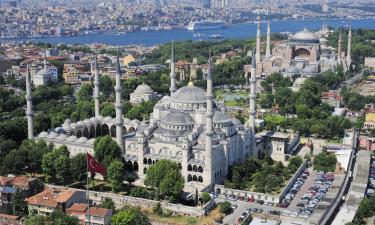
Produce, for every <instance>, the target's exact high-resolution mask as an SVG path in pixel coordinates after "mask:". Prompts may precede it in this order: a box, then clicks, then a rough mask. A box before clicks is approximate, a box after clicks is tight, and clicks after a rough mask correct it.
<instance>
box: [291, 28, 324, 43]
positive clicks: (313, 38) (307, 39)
mask: <svg viewBox="0 0 375 225" xmlns="http://www.w3.org/2000/svg"><path fill="white" fill-rule="evenodd" d="M291 41H293V42H302V43H319V37H318V36H317V35H316V34H315V33H314V32H311V31H309V30H307V29H304V30H303V31H299V32H297V33H295V34H294V35H293V37H292V38H291Z"/></svg>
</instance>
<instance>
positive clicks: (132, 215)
mask: <svg viewBox="0 0 375 225" xmlns="http://www.w3.org/2000/svg"><path fill="white" fill-rule="evenodd" d="M111 222H112V223H111V224H112V225H135V224H137V225H151V223H150V221H149V219H148V218H147V216H146V215H144V214H143V213H142V212H141V210H140V209H139V208H132V207H130V206H125V207H124V208H123V209H121V210H120V211H119V212H117V213H116V214H115V215H113V217H112V221H111Z"/></svg>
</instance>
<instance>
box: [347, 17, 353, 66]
mask: <svg viewBox="0 0 375 225" xmlns="http://www.w3.org/2000/svg"><path fill="white" fill-rule="evenodd" d="M351 52H352V25H351V24H350V28H349V34H348V51H347V53H346V64H347V65H348V67H350V65H351V64H352V57H351Z"/></svg>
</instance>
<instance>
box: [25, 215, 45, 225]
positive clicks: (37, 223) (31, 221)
mask: <svg viewBox="0 0 375 225" xmlns="http://www.w3.org/2000/svg"><path fill="white" fill-rule="evenodd" d="M46 222H47V221H46V217H44V216H40V215H33V216H30V217H28V218H26V219H25V225H47V224H46Z"/></svg>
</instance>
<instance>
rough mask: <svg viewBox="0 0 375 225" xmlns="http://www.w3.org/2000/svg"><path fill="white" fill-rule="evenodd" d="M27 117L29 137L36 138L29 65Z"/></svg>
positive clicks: (27, 75)
mask: <svg viewBox="0 0 375 225" xmlns="http://www.w3.org/2000/svg"><path fill="white" fill-rule="evenodd" d="M26 102H27V105H26V117H27V137H28V138H29V139H34V125H33V123H34V121H33V117H34V112H33V102H32V96H31V81H30V68H29V66H27V74H26Z"/></svg>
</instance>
